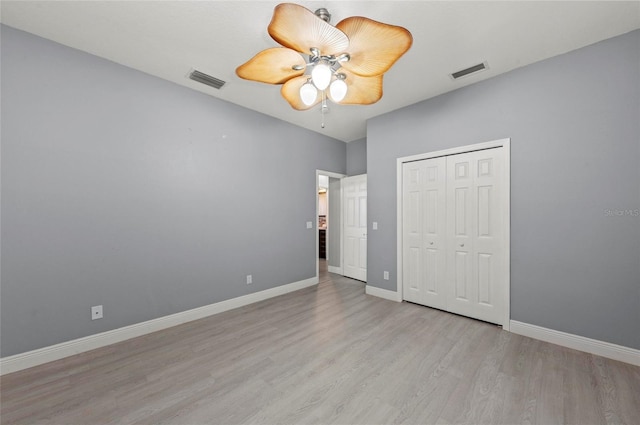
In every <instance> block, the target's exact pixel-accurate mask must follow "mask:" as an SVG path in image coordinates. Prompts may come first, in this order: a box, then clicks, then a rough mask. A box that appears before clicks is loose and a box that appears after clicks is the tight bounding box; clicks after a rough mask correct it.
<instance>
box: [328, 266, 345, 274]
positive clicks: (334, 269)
mask: <svg viewBox="0 0 640 425" xmlns="http://www.w3.org/2000/svg"><path fill="white" fill-rule="evenodd" d="M327 271H328V272H329V273H335V274H342V267H336V266H327Z"/></svg>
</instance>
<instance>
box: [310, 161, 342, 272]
mask: <svg viewBox="0 0 640 425" xmlns="http://www.w3.org/2000/svg"><path fill="white" fill-rule="evenodd" d="M321 175H322V176H327V177H330V178H334V179H340V181H341V183H340V193H339V194H338V196H339V197H340V199H342V179H343V178H345V177H347V175H346V174H340V173H334V172H332V171H324V170H316V216H315V221H314V223H315V225H314V226H313V229H315V231H316V237H315V241H316V279H318V278H319V277H320V232H319V231H318V216H319V214H320V206H319V203H318V192H320V180H319V178H320V176H321ZM328 193H329V192H328V189H327V216H328V217H327V234H326V235H327V239H326V241H327V242H326V244H327V259H326V260H327V267H329V232H330V231H331V230H329V226H330V224H331V223H330V221H331V215H330V214H329V195H328ZM341 202H342V201H341ZM340 223H342V208H340ZM342 243H343V241H342V230H341V231H340V270H342Z"/></svg>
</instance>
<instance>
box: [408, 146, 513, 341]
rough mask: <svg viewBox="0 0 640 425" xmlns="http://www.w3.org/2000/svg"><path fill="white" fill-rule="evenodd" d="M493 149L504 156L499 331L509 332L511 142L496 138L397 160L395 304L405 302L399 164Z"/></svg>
mask: <svg viewBox="0 0 640 425" xmlns="http://www.w3.org/2000/svg"><path fill="white" fill-rule="evenodd" d="M492 148H502V153H503V155H504V170H505V173H504V176H503V178H504V181H503V184H504V188H505V190H504V199H503V205H502V208H504V209H505V219H506V222H507V225H506V226H505V229H504V235H503V243H504V245H505V256H506V258H505V261H504V269H503V273H504V276H505V279H506V282H505V293H504V303H505V304H504V306H505V308H504V316H503V323H502V329H504V330H505V331H508V330H509V322H510V320H511V272H510V271H511V139H510V138H506V139H499V140H493V141H490V142H484V143H477V144H473V145H466V146H459V147H455V148H451V149H444V150H440V151H434V152H427V153H422V154H418V155H411V156H405V157H402V158H398V159H397V160H396V176H397V177H396V184H397V188H396V198H397V199H396V202H397V204H396V208H397V210H396V211H397V229H396V235H397V241H396V255H397V260H396V270H397V276H398V280H397V282H396V285H397V286H396V294H397V301H399V302H401V301H402V300H403V299H404V296H403V293H402V288H403V276H402V264H403V258H402V229H403V220H402V217H403V215H402V212H403V210H402V187H403V185H402V165H403V164H404V163H406V162H413V161H421V160H424V159H429V158H437V157H441V156H449V155H457V154H461V153H467V152H474V151H480V150H484V149H492Z"/></svg>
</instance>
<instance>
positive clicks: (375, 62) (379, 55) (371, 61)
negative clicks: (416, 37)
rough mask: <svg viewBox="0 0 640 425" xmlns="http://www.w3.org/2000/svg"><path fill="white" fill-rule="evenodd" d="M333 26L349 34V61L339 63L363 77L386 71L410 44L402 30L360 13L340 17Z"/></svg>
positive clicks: (409, 39)
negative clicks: (362, 15)
mask: <svg viewBox="0 0 640 425" xmlns="http://www.w3.org/2000/svg"><path fill="white" fill-rule="evenodd" d="M336 27H337V28H339V29H341V30H342V31H344V33H345V34H347V36H348V37H349V54H350V55H351V60H349V61H348V62H344V63H342V66H343V67H344V68H346V69H348V70H349V71H351V72H354V73H356V74H358V75H362V76H366V77H371V76H374V75H379V74H384V73H385V72H387V71H388V70H389V68H391V66H392V65H393V64H394V63H395V62H396V61H397V60H398V59H400V56H402V55H403V54H404V53H405V52H406V51H407V50H409V48H410V47H411V44H412V43H413V37H412V36H411V33H410V32H409V31H407V30H406V29H404V28H402V27H398V26H395V25H388V24H383V23H381V22H377V21H374V20H372V19H368V18H363V17H361V16H352V17H351V18H347V19H344V20H342V21H340V22H339V23H338V24H337V25H336Z"/></svg>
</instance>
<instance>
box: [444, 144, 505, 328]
mask: <svg viewBox="0 0 640 425" xmlns="http://www.w3.org/2000/svg"><path fill="white" fill-rule="evenodd" d="M502 172H503V164H502V155H501V154H500V149H487V150H482V151H477V152H469V153H465V154H460V155H452V156H449V157H447V211H448V220H447V234H448V235H449V241H450V244H449V245H450V246H449V248H448V249H447V279H448V280H449V282H450V285H449V291H450V294H449V297H448V310H449V311H451V312H454V313H458V314H462V315H465V316H469V317H474V318H476V319H480V320H485V321H487V322H492V323H498V324H500V323H502V319H503V308H504V296H503V294H504V285H505V284H506V283H505V282H506V279H505V276H503V273H502V270H504V267H503V264H502V262H503V261H504V244H503V228H504V225H505V223H504V218H503V217H504V211H503V209H502V208H501V206H502V205H503V204H502V199H501V197H502V196H504V195H503V190H502V187H501V182H502V181H503V180H502Z"/></svg>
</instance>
